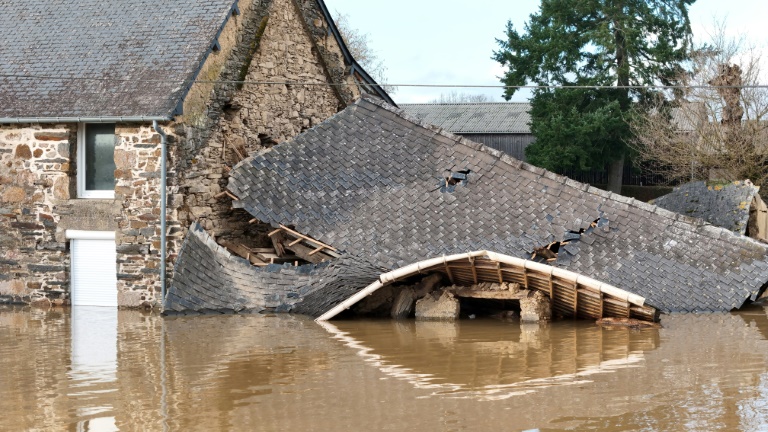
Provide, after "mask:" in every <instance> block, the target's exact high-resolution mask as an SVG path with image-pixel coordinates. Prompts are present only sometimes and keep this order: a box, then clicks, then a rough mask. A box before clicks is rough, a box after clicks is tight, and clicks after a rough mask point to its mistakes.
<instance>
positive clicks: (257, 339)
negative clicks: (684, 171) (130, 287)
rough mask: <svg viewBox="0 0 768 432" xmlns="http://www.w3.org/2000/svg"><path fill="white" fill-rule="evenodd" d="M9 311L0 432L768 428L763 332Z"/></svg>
mask: <svg viewBox="0 0 768 432" xmlns="http://www.w3.org/2000/svg"><path fill="white" fill-rule="evenodd" d="M80 318H81V317H80V316H78V313H77V311H74V310H73V311H71V312H70V311H61V310H58V311H57V310H50V311H40V310H33V309H16V310H5V311H3V310H0V412H2V413H3V415H2V416H0V430H82V431H85V430H89V431H97V430H150V431H156V430H157V431H160V430H173V431H175V430H263V431H272V430H274V431H282V430H329V431H330V430H363V429H365V430H370V429H372V430H425V431H430V430H441V431H447V430H525V429H539V430H542V431H546V430H569V429H570V430H583V429H599V430H684V429H692V430H749V431H760V430H766V425H768V402H766V401H768V340H766V332H765V330H766V329H768V317H766V313H765V311H764V310H763V309H753V310H750V311H747V312H744V313H739V314H717V315H714V314H713V315H684V316H666V317H664V321H663V322H664V326H665V327H664V328H662V329H661V330H643V331H637V330H629V329H625V328H617V329H603V328H600V327H597V326H595V325H594V324H592V323H587V322H570V321H565V322H556V323H553V324H550V325H548V326H544V327H539V326H538V325H535V326H526V327H520V326H519V325H517V324H516V323H501V322H496V321H490V320H488V321H481V320H474V321H463V322H459V323H456V324H445V323H434V322H432V323H430V322H400V323H395V322H391V321H365V322H362V321H340V322H334V323H332V327H328V328H327V329H326V328H323V327H321V326H319V325H318V324H316V323H314V322H313V321H311V320H309V319H306V318H303V317H292V316H263V315H261V316H260V315H254V316H212V317H188V318H183V317H180V318H174V319H163V318H161V317H158V316H156V315H151V314H145V313H140V312H136V311H119V312H117V315H116V318H115V315H110V316H106V315H105V316H99V314H96V313H88V314H85V315H83V318H85V320H83V321H81V320H80Z"/></svg>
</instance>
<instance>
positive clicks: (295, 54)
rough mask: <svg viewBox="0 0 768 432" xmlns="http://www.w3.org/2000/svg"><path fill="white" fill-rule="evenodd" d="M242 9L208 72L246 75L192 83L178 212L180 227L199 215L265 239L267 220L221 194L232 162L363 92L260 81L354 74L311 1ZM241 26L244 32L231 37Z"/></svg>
mask: <svg viewBox="0 0 768 432" xmlns="http://www.w3.org/2000/svg"><path fill="white" fill-rule="evenodd" d="M240 8H241V11H242V12H243V13H242V16H241V17H240V18H238V20H237V21H231V23H230V24H232V28H230V26H228V27H227V28H225V31H224V32H223V33H222V35H223V36H222V37H221V38H219V41H220V43H221V45H222V48H221V50H220V51H219V52H218V53H215V55H212V57H211V58H210V59H209V60H208V62H209V63H210V65H209V64H206V66H205V67H204V68H203V71H202V72H201V75H205V76H206V78H207V79H215V78H214V76H215V74H214V72H218V73H219V75H218V76H219V79H222V80H245V81H247V83H245V84H244V85H235V84H223V85H217V86H213V85H211V84H202V85H199V84H195V87H193V88H192V90H191V91H190V96H189V97H188V98H187V102H186V103H185V106H184V109H185V114H184V116H183V119H181V122H182V123H183V125H182V124H180V125H179V127H178V128H177V129H178V130H179V132H180V133H182V134H184V136H185V138H186V142H185V144H184V146H185V148H184V152H183V154H182V155H181V157H180V159H179V160H178V161H176V163H177V167H178V171H179V173H180V178H179V191H180V197H182V199H183V202H181V203H180V208H179V218H180V222H181V225H182V226H187V225H188V224H189V223H191V222H198V223H200V225H201V226H203V227H204V228H205V229H206V230H207V231H208V232H210V233H211V234H212V235H214V236H215V237H216V238H220V239H221V238H225V239H228V240H233V241H236V242H239V243H243V244H245V245H247V246H264V245H267V244H268V243H269V241H268V239H267V238H266V235H265V234H266V232H267V231H268V227H266V226H264V225H261V224H249V223H248V221H249V220H250V219H251V217H250V216H249V215H248V214H247V213H246V212H244V211H242V210H233V209H232V204H231V200H230V199H229V198H228V197H226V196H222V193H223V192H224V191H225V190H226V187H227V183H228V173H229V169H230V168H231V167H232V166H234V165H235V164H236V163H237V162H239V161H240V160H241V159H242V158H243V157H244V156H247V155H248V154H251V153H253V152H256V151H260V150H263V149H265V148H268V147H271V146H273V145H275V144H277V143H280V142H282V141H285V140H287V139H290V138H292V137H294V136H296V135H298V134H299V133H301V132H302V131H304V130H306V129H309V128H311V127H313V126H315V125H317V124H318V123H320V122H322V121H323V120H325V119H327V118H328V117H330V116H331V115H333V114H335V113H336V112H338V111H339V110H340V109H342V108H344V107H345V106H346V105H347V104H348V103H350V102H352V101H353V100H354V99H356V98H357V97H358V96H359V95H360V92H359V90H358V89H357V87H355V86H344V87H335V86H328V85H290V84H277V85H275V84H263V83H265V82H277V83H285V82H294V83H315V84H322V83H328V82H345V83H347V84H352V83H353V81H352V78H351V77H349V76H347V75H345V70H346V69H345V66H344V61H343V57H342V54H341V49H340V48H339V46H338V45H337V44H336V41H335V39H334V38H333V37H332V36H329V32H328V25H327V23H326V22H325V21H324V20H323V19H322V15H321V14H320V12H319V9H318V8H317V5H316V3H315V2H314V1H309V2H307V1H298V0H271V1H262V2H259V3H250V2H249V3H247V4H246V3H241V4H240ZM235 27H237V29H236V31H237V32H238V33H237V34H238V36H237V37H231V36H228V35H229V32H231V31H235ZM259 83H261V84H259ZM206 97H207V99H205V98H206ZM203 99H205V103H202V102H201V101H202V100H203ZM200 113H205V116H201V115H200ZM182 131H183V132H182Z"/></svg>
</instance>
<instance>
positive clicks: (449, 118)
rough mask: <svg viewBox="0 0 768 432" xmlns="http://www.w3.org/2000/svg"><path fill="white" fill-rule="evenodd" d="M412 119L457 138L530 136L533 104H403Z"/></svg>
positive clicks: (402, 106)
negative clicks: (476, 134)
mask: <svg viewBox="0 0 768 432" xmlns="http://www.w3.org/2000/svg"><path fill="white" fill-rule="evenodd" d="M400 107H401V108H402V109H403V110H404V111H405V112H406V113H408V114H409V115H411V116H413V117H416V118H418V119H419V120H421V121H423V122H425V123H429V124H433V125H435V126H439V127H441V128H443V129H445V130H447V131H450V132H452V133H457V134H470V133H478V134H481V133H514V134H529V133H531V127H530V126H529V125H528V123H530V122H531V116H530V114H528V112H529V111H530V109H531V104H529V103H524V102H501V103H447V104H441V103H428V104H401V105H400Z"/></svg>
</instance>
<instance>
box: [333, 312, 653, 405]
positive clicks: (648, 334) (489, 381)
mask: <svg viewBox="0 0 768 432" xmlns="http://www.w3.org/2000/svg"><path fill="white" fill-rule="evenodd" d="M320 324H321V325H322V326H323V328H325V329H326V330H327V331H328V332H330V333H331V334H333V335H334V337H335V338H336V339H339V340H341V341H343V342H344V343H345V345H347V346H349V347H352V348H354V349H356V350H357V351H358V354H359V355H360V356H361V357H363V358H364V359H365V360H366V361H367V362H370V363H372V364H374V365H375V366H376V367H378V368H379V369H380V370H381V371H382V372H384V373H386V374H387V375H390V376H393V377H396V378H399V379H403V380H405V381H408V382H409V383H411V384H412V385H413V386H415V387H417V388H422V389H430V390H432V395H442V396H446V395H448V396H451V397H461V398H478V399H482V400H495V399H506V398H509V397H512V396H519V395H523V394H528V393H532V392H534V391H536V390H537V389H542V388H547V387H552V386H562V385H575V384H584V383H587V382H591V378H590V377H591V376H592V375H594V374H600V373H609V372H613V371H616V370H618V369H625V368H630V367H639V366H641V365H642V363H643V358H644V355H643V353H644V351H649V350H653V349H656V348H657V347H658V345H659V340H660V339H659V333H658V330H657V329H645V330H630V329H628V328H603V327H600V326H597V325H595V324H594V323H587V322H580V321H579V322H555V323H549V324H524V325H519V324H518V323H510V324H508V325H503V327H502V328H501V330H500V325H502V324H500V323H499V322H498V321H493V320H475V321H459V322H434V321H374V322H367V323H365V325H360V323H359V322H337V323H330V322H324V323H320Z"/></svg>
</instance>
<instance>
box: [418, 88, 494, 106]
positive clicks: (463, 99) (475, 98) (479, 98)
mask: <svg viewBox="0 0 768 432" xmlns="http://www.w3.org/2000/svg"><path fill="white" fill-rule="evenodd" d="M483 102H491V98H489V97H488V96H487V95H484V94H482V93H478V94H469V93H459V92H457V91H455V90H454V91H451V92H450V93H447V94H446V93H440V97H438V98H436V99H432V100H431V101H429V103H441V104H447V103H483Z"/></svg>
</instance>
